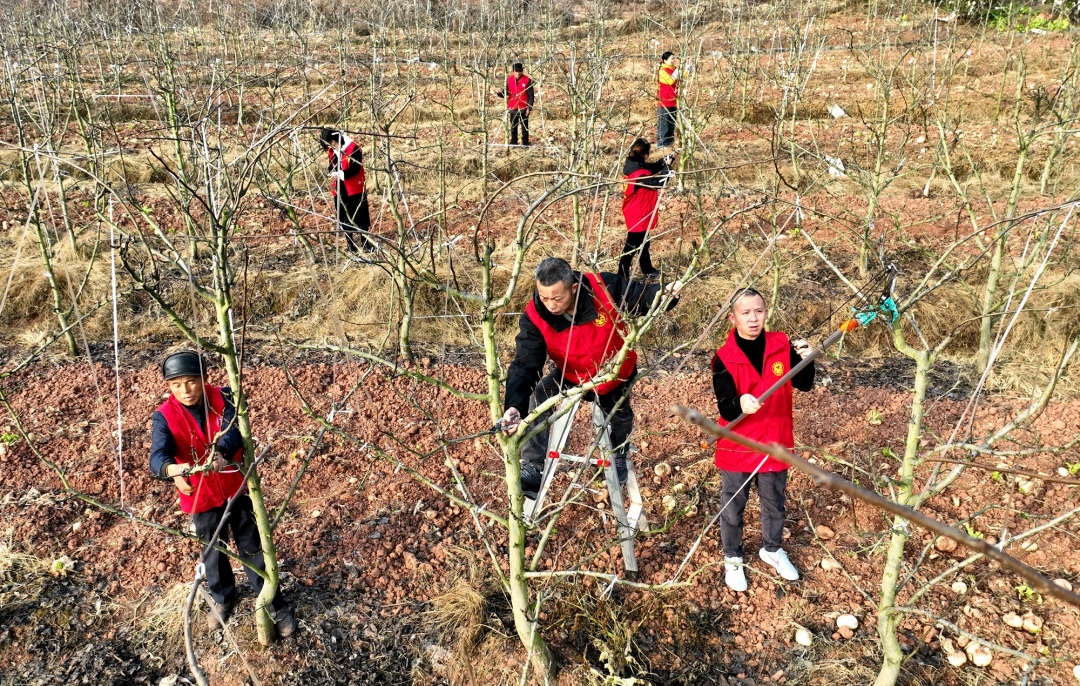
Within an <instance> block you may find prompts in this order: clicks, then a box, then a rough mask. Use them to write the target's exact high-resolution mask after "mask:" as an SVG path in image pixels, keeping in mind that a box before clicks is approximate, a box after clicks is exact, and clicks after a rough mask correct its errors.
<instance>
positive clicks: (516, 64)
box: [510, 62, 525, 74]
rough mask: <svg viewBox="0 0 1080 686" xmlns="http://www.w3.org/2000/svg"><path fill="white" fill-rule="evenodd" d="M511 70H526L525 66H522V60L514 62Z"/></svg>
mask: <svg viewBox="0 0 1080 686" xmlns="http://www.w3.org/2000/svg"><path fill="white" fill-rule="evenodd" d="M510 71H516V72H517V73H519V74H520V73H521V72H523V71H525V67H523V66H521V62H514V66H513V67H511V69H510Z"/></svg>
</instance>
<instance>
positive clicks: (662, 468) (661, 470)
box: [653, 462, 671, 479]
mask: <svg viewBox="0 0 1080 686" xmlns="http://www.w3.org/2000/svg"><path fill="white" fill-rule="evenodd" d="M653 473H654V474H656V475H657V476H658V477H660V478H661V479H663V478H664V477H666V476H668V475H669V474H671V465H669V464H668V463H667V462H661V463H660V464H658V465H656V466H655V467H653Z"/></svg>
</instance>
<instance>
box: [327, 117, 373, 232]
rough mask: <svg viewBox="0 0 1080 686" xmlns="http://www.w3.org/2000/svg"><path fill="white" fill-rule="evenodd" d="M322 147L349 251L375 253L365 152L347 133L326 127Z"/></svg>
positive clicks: (331, 191)
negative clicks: (327, 161)
mask: <svg viewBox="0 0 1080 686" xmlns="http://www.w3.org/2000/svg"><path fill="white" fill-rule="evenodd" d="M319 144H320V145H321V146H322V149H323V150H325V151H326V155H327V158H328V159H329V161H330V165H329V169H328V172H329V174H330V178H331V179H332V180H333V183H332V184H331V186H330V193H331V194H332V195H333V197H334V204H335V205H336V206H337V219H338V226H339V227H340V228H341V230H342V231H344V232H345V242H346V244H348V246H349V252H357V251H359V250H363V251H364V252H371V251H373V250H375V249H376V246H375V243H373V242H372V241H371V239H369V238H368V236H367V234H368V233H370V231H371V215H370V212H369V210H368V199H367V184H366V178H367V177H366V174H365V172H364V151H363V150H361V149H360V146H359V145H357V144H356V141H354V140H353V139H352V138H349V136H348V135H347V134H345V133H344V132H343V131H338V130H337V129H327V128H324V129H323V130H322V131H321V132H320V134H319Z"/></svg>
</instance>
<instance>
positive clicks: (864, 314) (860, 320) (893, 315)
mask: <svg viewBox="0 0 1080 686" xmlns="http://www.w3.org/2000/svg"><path fill="white" fill-rule="evenodd" d="M897 274H898V272H897V270H896V265H894V264H889V265H886V267H885V287H884V289H883V290H882V292H881V297H880V298H878V301H877V302H876V303H874V304H873V305H870V306H864V307H855V308H852V312H853V315H852V317H851V319H848V320H847V321H845V322H844V323H843V324H841V325H840V328H838V329H837V330H836V331H833V332H832V333H831V334H829V337H828V338H826V339H825V340H824V341H822V342H821V346H820V347H818V348H816V349H815V350H813V351H811V352H810V354H809V355H807V356H806V357H804V358H803V359H802V360H800V361H799V364H797V365H795V366H794V367H792V368H791V371H789V372H788V373H787V374H784V375H783V376H782V377H780V378H779V379H778V380H777V381H776V383H774V384H773V385H772V386H769V388H768V389H766V390H765V392H764V393H762V394H761V395H759V396H758V397H757V401H758V403H763V402H765V400H766V398H768V397H769V396H770V395H772V394H773V393H775V392H777V391H778V390H780V389H781V388H782V387H783V386H784V384H786V383H787V382H788V381H790V380H791V377H793V376H795V375H796V374H798V373H799V372H800V371H802V369H803V368H804V367H806V365H808V364H810V363H811V362H813V361H814V358H816V357H817V356H818V355H820V354H821V353H823V352H825V350H826V349H827V348H828V347H829V346H830V345H832V344H833V343H835V342H837V341H838V340H840V339H841V338H842V337H843V336H844V334H846V333H847V332H848V331H854V330H855V329H857V328H859V327H860V326H862V327H865V326H868V325H869V324H870V322H872V321H874V320H875V319H877V317H878V315H884V316H886V317H888V318H889V323H890V324H891V323H892V322H895V321H896V320H897V319H899V317H900V312H899V311H897V309H896V301H895V300H893V297H892V292H893V288H894V287H895V286H896V277H897ZM745 417H746V413H745V412H744V413H742V414H740V415H739V416H738V417H736V418H735V419H732V420H731V421H730V422H728V423H727V425H726V426H725V428H727V429H731V428H732V427H733V426H735V425H736V424H738V423H739V422H741V421H742V420H743V419H744V418H745Z"/></svg>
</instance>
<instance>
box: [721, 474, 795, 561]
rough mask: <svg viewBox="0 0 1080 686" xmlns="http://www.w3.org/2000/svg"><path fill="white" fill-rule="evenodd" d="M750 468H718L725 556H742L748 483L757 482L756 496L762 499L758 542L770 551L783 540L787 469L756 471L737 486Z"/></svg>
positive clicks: (785, 514) (748, 490) (748, 495)
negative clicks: (729, 469) (733, 470)
mask: <svg viewBox="0 0 1080 686" xmlns="http://www.w3.org/2000/svg"><path fill="white" fill-rule="evenodd" d="M750 474H751V472H728V471H721V472H720V475H721V479H722V480H723V494H722V495H721V497H720V506H721V507H723V508H724V513H723V514H722V515H721V516H720V539H721V540H722V541H723V543H724V557H743V545H742V532H743V512H745V511H746V501H747V499H748V498H749V497H750V485H751V484H753V483H754V481H756V482H757V491H758V499H759V500H760V501H761V545H762V547H763V548H765V550H767V551H768V552H770V553H775V552H776V551H777V550H780V548H781V544H782V543H783V541H784V517H786V516H787V511H786V509H785V503H786V501H787V470H786V469H785V470H784V471H781V472H758V474H757V476H755V477H754V479H753V480H751V481H750V483H747V484H746V487H745V488H739V487H740V486H742V485H743V484H744V483H746V480H747V479H749V478H750Z"/></svg>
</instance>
